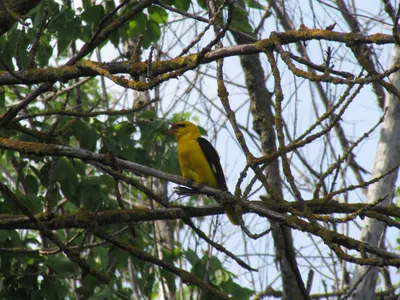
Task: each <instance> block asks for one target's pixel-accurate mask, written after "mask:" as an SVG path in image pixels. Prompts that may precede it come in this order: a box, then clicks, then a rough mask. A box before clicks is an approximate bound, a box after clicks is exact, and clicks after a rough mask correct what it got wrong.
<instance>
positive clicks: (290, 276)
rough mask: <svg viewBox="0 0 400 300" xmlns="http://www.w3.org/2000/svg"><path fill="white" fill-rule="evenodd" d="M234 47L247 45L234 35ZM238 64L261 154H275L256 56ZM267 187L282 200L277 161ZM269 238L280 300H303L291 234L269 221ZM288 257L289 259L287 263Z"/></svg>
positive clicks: (272, 121) (270, 117)
mask: <svg viewBox="0 0 400 300" xmlns="http://www.w3.org/2000/svg"><path fill="white" fill-rule="evenodd" d="M234 38H235V41H236V43H237V44H239V45H240V44H246V43H248V42H249V41H248V40H246V39H244V38H243V37H240V36H238V35H234ZM240 63H241V65H242V68H243V71H244V77H245V82H246V86H247V90H248V93H249V96H250V109H251V114H252V116H253V128H254V130H255V131H256V132H257V134H258V135H259V136H260V139H261V147H262V150H263V154H269V153H272V152H275V151H276V150H277V148H276V144H275V143H276V142H275V141H276V135H275V129H274V124H275V118H274V115H273V113H272V107H273V101H272V98H271V93H270V92H269V91H268V90H267V87H266V86H265V74H264V70H263V68H262V65H261V61H260V58H259V56H258V55H243V56H240ZM265 174H266V176H267V181H268V184H270V186H271V187H272V188H273V189H274V190H275V191H276V193H277V195H279V196H280V197H281V198H282V179H281V176H280V171H279V163H278V160H275V161H273V162H272V163H271V164H269V165H268V166H267V167H266V168H265ZM270 224H271V227H272V228H273V229H272V237H273V239H274V245H275V255H276V260H277V261H278V263H279V266H280V270H281V278H282V285H283V295H282V299H299V300H301V299H303V297H302V293H301V290H300V288H299V286H298V280H297V279H296V273H295V272H296V270H298V269H297V263H296V260H295V258H294V255H295V251H294V247H293V238H292V233H291V230H290V229H289V228H287V227H285V226H283V225H281V224H279V223H277V222H273V221H270ZM289 256H291V258H292V259H290V260H289V258H290V257H289Z"/></svg>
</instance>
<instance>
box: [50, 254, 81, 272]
mask: <svg viewBox="0 0 400 300" xmlns="http://www.w3.org/2000/svg"><path fill="white" fill-rule="evenodd" d="M45 264H46V265H47V266H48V267H49V268H50V269H51V270H52V271H53V272H55V273H56V274H57V275H60V276H71V275H72V274H75V273H77V272H78V271H79V267H78V265H77V264H75V263H73V262H72V261H70V260H69V259H68V258H67V257H65V256H63V255H51V256H48V257H47V259H46V260H45Z"/></svg>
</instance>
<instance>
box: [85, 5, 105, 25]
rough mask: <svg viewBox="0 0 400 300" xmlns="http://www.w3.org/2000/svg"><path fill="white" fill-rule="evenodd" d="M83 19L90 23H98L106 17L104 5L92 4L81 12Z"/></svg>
mask: <svg viewBox="0 0 400 300" xmlns="http://www.w3.org/2000/svg"><path fill="white" fill-rule="evenodd" d="M81 17H82V20H84V21H85V22H86V23H88V24H92V25H96V24H98V23H99V21H100V20H101V19H102V18H103V17H104V7H103V5H91V6H90V7H87V8H85V10H84V12H83V13H82V14H81Z"/></svg>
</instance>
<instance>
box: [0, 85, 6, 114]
mask: <svg viewBox="0 0 400 300" xmlns="http://www.w3.org/2000/svg"><path fill="white" fill-rule="evenodd" d="M5 108H6V90H5V88H4V87H0V112H3V110H4V109H5Z"/></svg>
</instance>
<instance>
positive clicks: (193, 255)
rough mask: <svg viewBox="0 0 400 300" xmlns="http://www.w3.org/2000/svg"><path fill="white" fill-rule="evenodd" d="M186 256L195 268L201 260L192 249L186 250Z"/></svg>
mask: <svg viewBox="0 0 400 300" xmlns="http://www.w3.org/2000/svg"><path fill="white" fill-rule="evenodd" d="M184 255H185V258H186V259H187V260H188V262H189V263H190V264H191V265H192V266H194V265H195V264H196V263H197V262H198V261H199V260H200V258H199V257H198V256H197V253H196V252H194V251H193V250H192V249H188V250H186V251H185V252H184Z"/></svg>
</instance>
